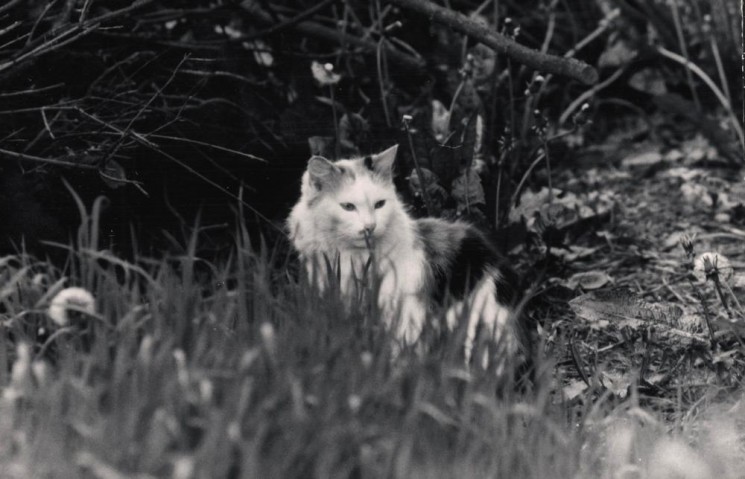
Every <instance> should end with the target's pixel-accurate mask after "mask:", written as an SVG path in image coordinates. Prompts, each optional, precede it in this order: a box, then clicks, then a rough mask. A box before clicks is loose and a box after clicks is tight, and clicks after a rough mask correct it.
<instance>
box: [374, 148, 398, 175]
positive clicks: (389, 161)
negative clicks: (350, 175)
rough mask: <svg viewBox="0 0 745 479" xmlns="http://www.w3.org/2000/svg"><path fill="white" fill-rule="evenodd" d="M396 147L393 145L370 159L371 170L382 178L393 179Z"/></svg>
mask: <svg viewBox="0 0 745 479" xmlns="http://www.w3.org/2000/svg"><path fill="white" fill-rule="evenodd" d="M397 151H398V145H393V146H392V147H390V148H388V149H387V150H385V151H382V152H380V153H378V154H377V155H374V156H373V157H372V162H371V163H372V168H371V169H372V170H373V171H374V172H375V173H377V174H379V175H381V176H383V177H384V178H393V162H394V161H395V160H396V152H397Z"/></svg>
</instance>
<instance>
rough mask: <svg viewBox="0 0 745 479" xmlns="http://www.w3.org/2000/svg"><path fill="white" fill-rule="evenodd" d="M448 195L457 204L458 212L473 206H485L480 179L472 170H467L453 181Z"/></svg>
mask: <svg viewBox="0 0 745 479" xmlns="http://www.w3.org/2000/svg"><path fill="white" fill-rule="evenodd" d="M450 193H451V195H452V196H453V198H454V199H455V201H456V202H457V203H458V209H459V210H463V209H466V207H470V206H473V205H479V204H480V205H483V204H486V199H485V197H484V187H483V186H482V185H481V178H479V175H478V173H476V172H475V171H474V170H472V169H467V170H466V171H464V172H463V174H462V175H460V176H459V177H458V178H456V179H455V180H453V184H452V185H451V190H450Z"/></svg>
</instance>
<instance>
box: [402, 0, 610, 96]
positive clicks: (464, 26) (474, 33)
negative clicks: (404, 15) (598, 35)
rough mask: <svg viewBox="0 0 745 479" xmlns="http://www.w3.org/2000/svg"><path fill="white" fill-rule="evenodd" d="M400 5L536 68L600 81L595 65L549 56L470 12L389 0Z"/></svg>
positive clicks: (415, 1)
mask: <svg viewBox="0 0 745 479" xmlns="http://www.w3.org/2000/svg"><path fill="white" fill-rule="evenodd" d="M389 1H390V2H391V3H393V4H395V5H398V6H400V7H403V8H406V9H409V10H412V11H415V12H418V13H420V14H423V15H426V16H427V17H429V18H431V19H432V20H433V21H435V22H439V23H443V24H445V25H447V26H449V27H451V28H453V29H454V30H457V31H459V32H461V33H464V34H466V35H468V36H469V37H471V38H473V39H475V40H478V41H480V42H481V43H483V44H484V45H486V46H488V47H490V48H491V49H492V50H494V51H496V52H498V53H503V54H505V55H507V56H508V57H510V58H512V59H514V60H515V61H518V62H520V63H522V64H524V65H526V66H528V67H530V68H533V69H535V70H539V71H543V72H547V73H553V74H556V75H562V76H567V77H570V78H574V79H576V80H579V81H581V82H582V83H585V84H587V85H592V84H594V83H595V82H597V80H598V72H597V71H596V70H595V68H593V67H592V66H590V65H588V64H586V63H584V62H581V61H579V60H577V59H574V58H562V57H558V56H555V55H547V54H543V53H540V52H538V51H536V50H533V49H531V48H528V47H526V46H524V45H521V44H519V43H516V42H514V41H512V40H510V39H509V38H507V37H505V36H504V35H501V34H499V33H496V32H494V31H493V30H492V29H490V28H489V27H485V26H482V25H479V24H478V23H476V22H475V21H473V20H472V19H470V18H468V17H467V16H466V15H464V14H462V13H460V12H455V11H453V10H448V9H445V8H443V7H440V6H438V5H435V4H434V3H432V2H430V1H428V0H389Z"/></svg>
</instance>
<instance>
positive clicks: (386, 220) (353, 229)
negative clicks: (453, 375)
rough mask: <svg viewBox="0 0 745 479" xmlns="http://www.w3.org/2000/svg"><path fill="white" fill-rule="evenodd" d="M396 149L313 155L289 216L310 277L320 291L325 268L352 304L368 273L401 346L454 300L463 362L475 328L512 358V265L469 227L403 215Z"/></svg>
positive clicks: (451, 315)
mask: <svg viewBox="0 0 745 479" xmlns="http://www.w3.org/2000/svg"><path fill="white" fill-rule="evenodd" d="M396 151H397V146H393V147H391V148H389V149H387V150H385V151H383V152H382V153H379V154H377V155H372V156H366V157H363V158H353V159H344V160H339V161H336V162H331V161H329V160H327V159H325V158H323V157H320V156H314V157H312V158H311V159H310V161H309V162H308V168H307V171H306V172H305V174H304V175H303V180H302V188H301V196H300V201H299V202H298V203H297V204H296V205H295V206H294V208H293V209H292V212H291V213H290V216H289V218H288V220H287V226H288V228H289V231H290V238H291V240H292V243H293V245H294V247H295V249H296V250H297V251H298V253H299V255H300V259H301V261H302V262H303V264H304V266H305V270H306V273H307V275H308V278H309V279H310V280H311V282H312V284H315V285H316V286H317V287H318V288H319V289H320V290H322V291H323V290H325V289H326V288H327V287H328V285H329V278H330V272H329V266H331V267H332V268H333V269H334V271H333V272H332V273H333V274H337V275H338V277H339V278H340V285H339V286H340V290H341V295H342V297H344V298H346V299H347V300H349V301H353V300H354V298H356V297H357V296H356V294H357V292H358V287H359V280H360V279H361V278H364V277H366V275H367V276H369V275H370V274H374V275H375V278H376V279H377V280H378V281H379V290H378V298H377V302H378V306H379V307H380V309H381V311H382V313H383V317H384V320H385V321H386V323H387V325H388V326H389V327H390V328H391V329H392V331H393V332H394V334H395V335H396V336H397V337H398V338H399V339H400V340H402V341H403V342H405V343H407V344H411V343H413V342H415V341H416V340H417V339H418V338H419V335H420V333H421V331H422V328H423V326H424V323H425V321H427V320H428V318H430V317H434V316H435V314H434V313H435V312H436V311H437V306H438V305H442V304H443V303H445V302H447V301H448V300H454V303H453V304H452V305H450V307H449V309H448V310H447V312H446V318H447V324H448V326H449V327H450V328H451V329H453V328H455V327H456V325H457V324H458V321H460V320H464V321H468V324H467V330H466V344H465V351H466V358H467V360H468V358H470V354H471V349H472V345H473V341H474V339H475V337H476V333H477V330H478V328H479V327H481V328H487V331H488V332H489V333H490V334H492V335H493V336H494V337H495V338H496V339H498V340H500V342H501V343H500V344H504V346H505V347H506V348H508V350H509V351H510V352H511V353H514V352H515V350H516V345H517V336H516V333H515V328H514V327H513V325H512V324H511V322H512V316H513V306H514V304H515V299H516V297H515V294H514V288H515V285H514V279H512V278H511V277H510V276H509V274H510V272H509V268H505V267H504V265H503V263H502V260H501V258H500V256H499V255H498V254H497V253H496V251H495V250H494V248H493V246H492V245H491V244H490V242H489V241H488V240H487V238H486V237H485V236H484V235H483V234H482V233H480V232H479V231H478V230H477V229H475V228H474V227H473V226H471V225H469V224H467V223H463V222H449V221H444V220H440V219H435V218H426V219H419V220H416V219H413V218H411V217H410V216H409V214H408V213H407V211H406V208H405V206H404V204H403V203H402V202H401V200H400V199H399V198H398V196H397V195H396V190H395V186H394V184H393V162H394V160H395V157H396ZM371 255H372V256H373V258H374V260H373V261H372V262H370V258H371ZM371 265H373V266H371ZM368 269H372V271H368Z"/></svg>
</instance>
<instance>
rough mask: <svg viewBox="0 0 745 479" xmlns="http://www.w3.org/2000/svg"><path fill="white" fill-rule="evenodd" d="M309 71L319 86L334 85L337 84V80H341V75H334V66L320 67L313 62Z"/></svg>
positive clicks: (329, 64) (327, 64)
mask: <svg viewBox="0 0 745 479" xmlns="http://www.w3.org/2000/svg"><path fill="white" fill-rule="evenodd" d="M310 70H311V72H312V73H313V78H315V79H316V81H317V82H318V83H319V84H320V85H321V86H327V85H336V84H337V83H339V80H341V75H339V74H338V73H334V65H332V64H331V63H326V64H325V65H321V64H320V63H318V62H315V61H314V62H313V63H311V65H310Z"/></svg>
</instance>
